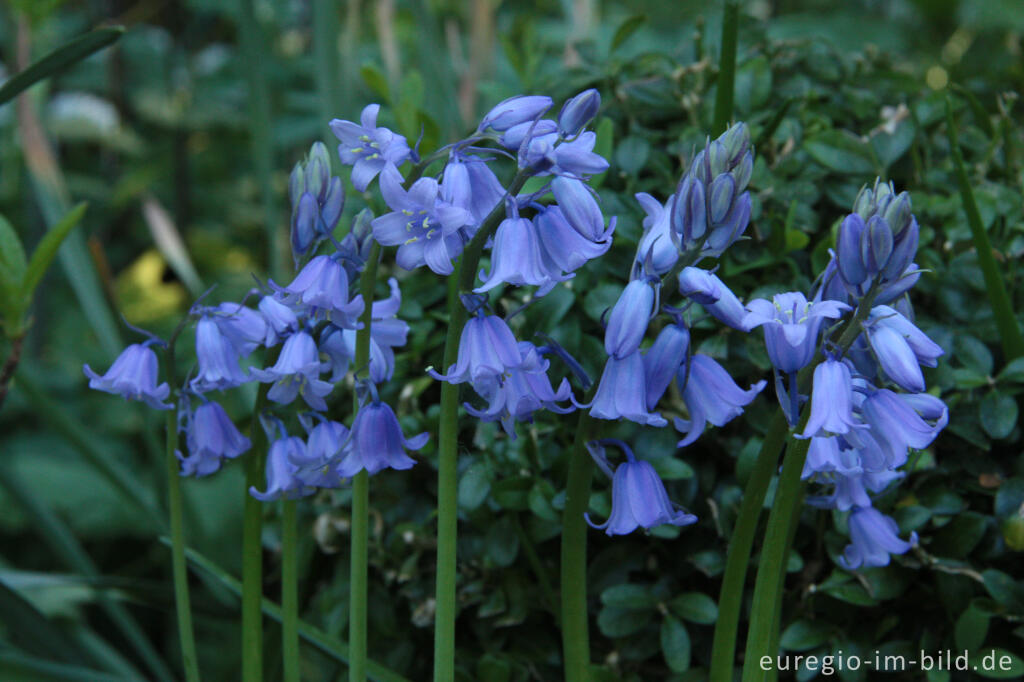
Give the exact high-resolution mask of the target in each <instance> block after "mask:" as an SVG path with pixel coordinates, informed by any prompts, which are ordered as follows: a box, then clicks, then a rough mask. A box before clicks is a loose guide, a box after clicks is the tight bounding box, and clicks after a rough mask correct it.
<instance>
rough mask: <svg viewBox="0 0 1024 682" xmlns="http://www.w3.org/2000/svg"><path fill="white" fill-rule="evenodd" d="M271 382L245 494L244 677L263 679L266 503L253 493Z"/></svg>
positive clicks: (261, 400)
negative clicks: (264, 510)
mask: <svg viewBox="0 0 1024 682" xmlns="http://www.w3.org/2000/svg"><path fill="white" fill-rule="evenodd" d="M268 390H269V385H268V384H264V385H262V386H260V389H259V393H257V394H256V404H255V405H254V407H253V412H252V415H253V416H252V429H251V432H250V435H249V439H250V440H251V441H252V450H250V451H249V454H248V455H246V457H245V459H246V467H245V489H244V490H243V491H242V494H243V495H245V502H244V509H243V512H242V514H243V518H242V679H243V680H245V681H246V682H260V680H262V679H263V613H262V610H261V609H262V604H263V503H262V502H260V501H259V500H257V499H256V498H255V497H253V496H252V495H250V494H249V489H250V488H253V487H255V488H260V487H261V486H262V485H263V479H264V468H265V466H266V457H267V445H268V443H267V435H266V433H264V431H263V427H262V425H261V424H260V412H262V411H263V407H264V406H265V405H266V402H267V391H268Z"/></svg>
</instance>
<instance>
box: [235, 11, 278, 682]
mask: <svg viewBox="0 0 1024 682" xmlns="http://www.w3.org/2000/svg"><path fill="white" fill-rule="evenodd" d="M240 10H241V12H240V19H241V25H240V27H239V28H240V29H241V34H242V35H241V41H242V54H243V56H244V58H245V73H246V77H247V78H248V81H249V130H250V131H251V132H252V137H251V140H250V141H251V143H252V156H253V161H254V162H255V165H256V181H257V182H258V183H259V188H260V200H261V201H262V202H263V220H264V223H265V224H264V226H263V227H264V229H265V230H266V235H267V250H268V252H269V265H270V275H271V276H272V277H280V276H281V274H282V266H283V264H284V259H283V255H282V254H283V252H282V248H281V247H282V240H281V232H280V230H279V229H278V226H277V210H276V209H275V207H274V185H273V181H272V175H273V172H274V147H273V140H272V138H271V134H270V93H269V92H268V90H267V78H266V74H265V73H264V70H263V66H264V64H265V63H266V62H267V59H268V58H269V55H270V51H269V50H268V49H267V46H266V41H265V40H264V39H263V36H262V34H261V32H260V27H259V24H257V23H256V15H255V12H254V11H253V0H242V3H241V6H240ZM246 682H248V680H246Z"/></svg>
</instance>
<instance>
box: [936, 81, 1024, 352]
mask: <svg viewBox="0 0 1024 682" xmlns="http://www.w3.org/2000/svg"><path fill="white" fill-rule="evenodd" d="M946 134H947V135H948V136H949V147H950V151H951V152H952V155H953V167H954V170H955V171H956V179H957V183H959V185H960V199H961V201H962V202H963V206H964V213H966V214H967V224H968V225H970V228H971V236H972V237H973V238H974V248H975V250H976V251H977V252H978V265H979V266H980V267H981V274H982V275H983V276H984V278H985V290H986V291H987V292H988V300H989V304H990V305H991V306H992V314H993V316H994V317H995V322H996V329H998V331H999V340H1000V341H1001V343H1002V346H1003V354H1004V355H1005V356H1006V358H1005V359H1006V361H1007V362H1009V361H1010V360H1013V359H1014V358H1019V357H1021V356H1024V336H1022V335H1021V331H1020V327H1019V326H1018V325H1017V318H1016V317H1015V316H1014V314H1013V305H1012V303H1011V302H1010V297H1009V295H1008V294H1007V293H1006V283H1005V282H1004V281H1003V276H1002V274H1000V272H999V266H998V265H997V264H996V259H995V257H993V256H992V243H991V242H990V241H989V238H988V233H987V232H986V231H985V226H984V224H982V222H981V215H980V214H979V213H978V204H977V203H976V202H975V200H974V191H973V190H972V189H971V182H970V178H968V176H967V169H966V168H965V167H964V159H963V156H962V154H961V153H960V143H959V141H958V140H957V133H956V123H955V122H954V121H953V105H952V103H951V102H950V99H949V96H948V95H947V96H946Z"/></svg>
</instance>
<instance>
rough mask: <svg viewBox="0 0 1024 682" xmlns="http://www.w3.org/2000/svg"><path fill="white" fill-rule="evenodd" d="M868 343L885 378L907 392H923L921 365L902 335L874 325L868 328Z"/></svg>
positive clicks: (888, 328)
mask: <svg viewBox="0 0 1024 682" xmlns="http://www.w3.org/2000/svg"><path fill="white" fill-rule="evenodd" d="M868 341H869V342H870V343H871V350H873V351H874V353H875V357H876V358H878V364H879V365H880V366H881V368H882V371H883V372H885V375H886V376H887V377H889V378H890V379H891V380H892V381H894V382H895V383H896V384H898V385H899V386H900V387H902V388H904V389H906V390H908V391H912V392H914V393H920V392H922V391H924V389H925V384H924V375H923V374H921V365H920V364H919V363H918V361H917V356H916V355H914V351H913V350H912V349H911V347H910V344H909V343H907V339H906V338H905V337H904V336H903V335H902V334H900V333H899V332H898V331H896V330H895V329H893V328H892V327H890V326H882V325H876V326H874V327H869V328H868Z"/></svg>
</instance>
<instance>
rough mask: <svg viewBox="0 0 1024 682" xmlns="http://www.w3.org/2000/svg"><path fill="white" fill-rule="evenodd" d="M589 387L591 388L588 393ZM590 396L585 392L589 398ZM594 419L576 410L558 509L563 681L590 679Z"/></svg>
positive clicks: (584, 411) (574, 681)
mask: <svg viewBox="0 0 1024 682" xmlns="http://www.w3.org/2000/svg"><path fill="white" fill-rule="evenodd" d="M592 393H593V390H591V394H592ZM591 397H592V395H588V396H587V399H588V400H589V399H590V398H591ZM594 426H595V419H594V418H593V417H591V416H590V412H589V411H587V410H580V418H579V421H578V422H577V425H576V437H575V440H574V441H573V445H572V452H571V453H570V454H569V473H568V480H567V482H566V491H565V509H564V511H563V512H562V574H561V580H562V651H563V653H562V655H563V665H564V668H565V681H566V682H587V681H588V680H589V679H590V631H589V625H590V623H589V619H588V614H587V523H586V520H585V519H584V516H583V515H584V514H586V513H587V506H588V503H589V501H590V483H591V480H592V478H593V471H594V460H593V459H591V457H590V453H589V452H587V441H588V440H589V439H590V433H591V431H592V430H593V428H594Z"/></svg>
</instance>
